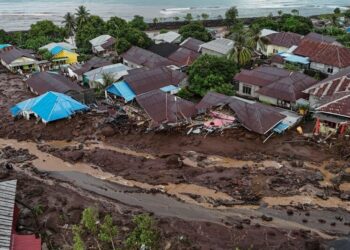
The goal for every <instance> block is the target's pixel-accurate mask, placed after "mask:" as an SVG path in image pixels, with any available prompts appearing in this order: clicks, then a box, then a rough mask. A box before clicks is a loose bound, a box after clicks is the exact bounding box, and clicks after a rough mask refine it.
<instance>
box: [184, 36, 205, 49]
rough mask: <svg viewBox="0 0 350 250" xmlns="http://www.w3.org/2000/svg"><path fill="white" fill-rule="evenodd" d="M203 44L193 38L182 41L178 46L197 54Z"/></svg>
mask: <svg viewBox="0 0 350 250" xmlns="http://www.w3.org/2000/svg"><path fill="white" fill-rule="evenodd" d="M204 43H205V42H203V41H200V40H198V39H195V38H192V37H189V38H187V39H186V40H184V41H183V42H182V43H181V44H180V46H181V47H182V48H186V49H189V50H192V51H195V52H199V49H200V46H201V45H202V44H204Z"/></svg>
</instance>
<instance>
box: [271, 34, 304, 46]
mask: <svg viewBox="0 0 350 250" xmlns="http://www.w3.org/2000/svg"><path fill="white" fill-rule="evenodd" d="M302 37H303V36H302V35H299V34H297V33H293V32H279V33H273V34H270V35H267V36H266V38H267V39H268V44H273V45H277V46H281V47H285V48H290V47H292V46H293V45H298V44H299V43H300V41H301V39H302Z"/></svg>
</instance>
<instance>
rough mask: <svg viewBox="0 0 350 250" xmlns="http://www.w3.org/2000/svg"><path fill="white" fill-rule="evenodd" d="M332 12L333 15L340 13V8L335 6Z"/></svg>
mask: <svg viewBox="0 0 350 250" xmlns="http://www.w3.org/2000/svg"><path fill="white" fill-rule="evenodd" d="M333 12H334V14H335V15H340V13H341V10H340V8H335V9H334V11H333Z"/></svg>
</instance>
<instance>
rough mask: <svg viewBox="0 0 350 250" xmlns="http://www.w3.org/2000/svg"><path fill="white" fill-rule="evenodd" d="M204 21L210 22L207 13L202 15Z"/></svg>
mask: <svg viewBox="0 0 350 250" xmlns="http://www.w3.org/2000/svg"><path fill="white" fill-rule="evenodd" d="M201 16H202V19H203V20H208V19H209V14H207V13H202V15H201Z"/></svg>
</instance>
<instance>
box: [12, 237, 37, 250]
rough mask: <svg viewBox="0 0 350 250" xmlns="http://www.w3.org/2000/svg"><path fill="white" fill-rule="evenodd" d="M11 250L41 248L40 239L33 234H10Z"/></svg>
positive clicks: (34, 249) (35, 249)
mask: <svg viewBox="0 0 350 250" xmlns="http://www.w3.org/2000/svg"><path fill="white" fill-rule="evenodd" d="M12 242H13V244H12V247H11V250H41V239H40V238H36V237H35V235H19V234H12Z"/></svg>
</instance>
